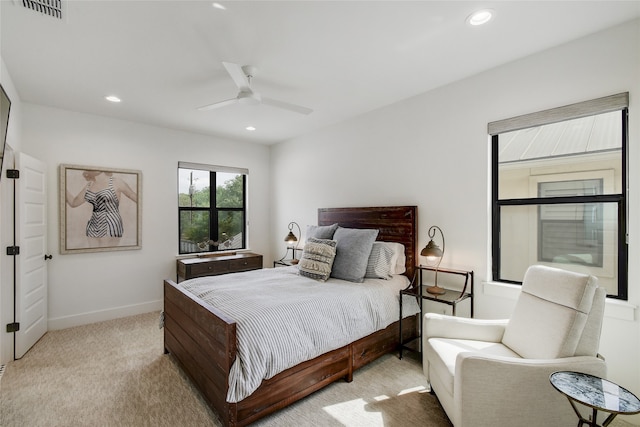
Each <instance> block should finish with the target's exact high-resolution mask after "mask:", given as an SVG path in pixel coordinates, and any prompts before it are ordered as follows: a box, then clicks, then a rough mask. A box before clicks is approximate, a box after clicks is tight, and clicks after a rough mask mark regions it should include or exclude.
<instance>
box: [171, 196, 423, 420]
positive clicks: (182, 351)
mask: <svg viewBox="0 0 640 427" xmlns="http://www.w3.org/2000/svg"><path fill="white" fill-rule="evenodd" d="M335 223H338V224H339V225H340V226H341V227H345V228H366V229H378V230H379V233H378V236H377V240H380V241H387V242H397V243H401V244H403V245H404V247H405V255H406V262H405V267H406V272H405V273H404V274H405V275H406V276H407V277H409V278H413V274H414V269H415V265H416V262H415V254H416V249H417V248H416V246H417V208H416V207H415V206H394V207H374V208H327V209H319V210H318V225H319V226H326V225H331V224H335ZM238 274H243V273H238ZM238 277H240V276H238ZM418 317H419V316H412V317H410V318H408V319H406V320H405V321H403V322H402V329H403V330H402V335H403V340H407V339H409V338H412V337H415V336H417V333H418V326H419V323H418V322H419V319H418ZM164 319H165V320H164V346H165V352H166V353H170V354H171V355H172V356H173V357H174V358H175V360H176V361H177V362H178V364H179V365H180V366H181V367H182V369H183V370H184V372H185V373H186V374H187V375H188V376H189V377H190V378H191V380H192V381H193V382H194V383H195V385H196V386H197V388H198V389H199V390H200V391H201V393H202V394H203V396H204V397H205V399H206V400H207V402H208V403H209V404H210V406H211V407H212V409H213V410H214V412H216V414H217V415H218V417H219V419H220V421H221V422H222V424H223V425H225V426H244V425H247V424H250V423H252V422H254V421H256V420H258V419H260V418H262V417H264V416H266V415H268V414H270V413H273V412H274V411H277V410H279V409H281V408H283V407H285V406H288V405H290V404H291V403H293V402H296V401H298V400H300V399H302V398H303V397H305V396H308V395H309V394H311V393H313V392H315V391H317V390H319V389H321V388H322V387H325V386H326V385H328V384H330V383H332V382H334V381H337V380H339V379H342V378H344V379H345V380H346V381H348V382H350V381H351V380H352V379H353V372H354V371H355V370H357V369H358V368H360V367H362V366H364V365H366V364H367V363H369V362H371V361H373V360H375V359H377V358H378V357H380V356H382V355H384V354H386V353H388V352H390V351H393V350H394V349H396V348H397V346H398V343H399V336H398V335H399V333H398V332H399V326H398V322H397V321H396V322H394V323H392V324H390V325H389V326H388V327H386V328H384V329H382V330H379V331H377V332H374V333H371V334H370V335H368V336H365V337H364V338H360V339H357V340H355V341H353V342H350V343H348V344H347V345H344V346H342V347H340V348H337V349H335V350H331V351H328V352H326V353H324V354H321V355H319V356H317V357H315V358H313V359H311V360H307V361H304V362H301V363H299V364H297V365H295V366H293V367H291V368H288V369H286V370H284V371H283V372H280V373H279V374H277V375H275V376H273V377H271V378H269V379H267V380H263V381H262V383H261V384H260V386H259V387H258V388H257V389H256V390H255V391H253V392H252V393H251V394H250V395H249V396H247V397H245V398H243V399H242V400H240V401H238V402H233V403H232V402H228V401H227V394H228V392H229V379H230V371H231V370H232V366H233V364H234V361H235V360H236V357H237V356H238V343H237V324H236V321H235V320H234V319H232V318H230V317H229V316H228V315H226V314H225V313H223V312H222V311H221V310H219V309H217V308H216V307H214V306H212V305H210V304H207V303H206V302H203V301H202V300H200V299H199V298H197V297H195V296H194V295H193V294H191V293H190V292H187V291H185V290H184V289H183V288H182V287H181V286H180V285H178V284H176V283H175V282H173V281H171V280H165V282H164Z"/></svg>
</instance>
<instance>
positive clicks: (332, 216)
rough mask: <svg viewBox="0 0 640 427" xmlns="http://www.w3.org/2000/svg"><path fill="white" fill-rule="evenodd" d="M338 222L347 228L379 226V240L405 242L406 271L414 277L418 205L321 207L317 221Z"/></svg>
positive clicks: (319, 222)
mask: <svg viewBox="0 0 640 427" xmlns="http://www.w3.org/2000/svg"><path fill="white" fill-rule="evenodd" d="M335 223H338V224H339V225H340V226H341V227H346V228H375V229H378V230H379V233H378V239H377V240H381V241H385V242H397V243H402V244H403V245H404V247H405V253H406V257H407V262H406V267H407V271H406V273H405V275H406V276H407V277H408V278H409V279H412V278H413V273H414V270H415V266H416V253H417V249H418V248H417V246H418V207H417V206H383V207H372V208H321V209H318V225H331V224H335Z"/></svg>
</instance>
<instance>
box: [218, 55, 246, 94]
mask: <svg viewBox="0 0 640 427" xmlns="http://www.w3.org/2000/svg"><path fill="white" fill-rule="evenodd" d="M222 65H224V68H226V70H227V73H229V75H230V76H231V78H232V79H233V82H234V83H235V84H236V86H238V89H240V90H251V89H250V87H249V79H248V78H247V76H246V74H245V73H244V71H243V70H242V67H241V66H240V65H238V64H233V63H231V62H223V63H222Z"/></svg>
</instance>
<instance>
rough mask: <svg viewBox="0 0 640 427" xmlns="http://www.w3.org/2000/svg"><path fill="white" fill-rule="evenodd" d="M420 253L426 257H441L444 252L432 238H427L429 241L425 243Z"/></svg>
mask: <svg viewBox="0 0 640 427" xmlns="http://www.w3.org/2000/svg"><path fill="white" fill-rule="evenodd" d="M420 255H422V256H424V257H427V258H442V255H444V252H443V251H442V249H440V246H438V245H437V244H436V243H435V242H434V241H433V240H429V243H427V246H425V247H424V249H422V251H421V252H420Z"/></svg>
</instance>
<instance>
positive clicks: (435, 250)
mask: <svg viewBox="0 0 640 427" xmlns="http://www.w3.org/2000/svg"><path fill="white" fill-rule="evenodd" d="M436 230H438V231H439V232H440V236H441V237H442V249H440V247H439V246H438V245H436V243H435V242H434V241H433V237H434V236H435V234H436ZM420 255H422V256H423V257H426V258H427V262H428V263H430V264H431V265H429V266H430V267H433V266H435V268H436V270H435V280H434V285H433V286H428V287H427V292H429V293H430V294H435V295H442V294H444V293H446V292H447V291H446V290H444V289H443V288H441V287H440V286H438V267H440V262H442V257H443V256H444V234H443V233H442V230H440V227H438V226H436V225H433V226H431V228H429V243H427V246H425V248H424V249H423V250H422V251H421V252H420ZM434 264H435V265H434Z"/></svg>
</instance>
